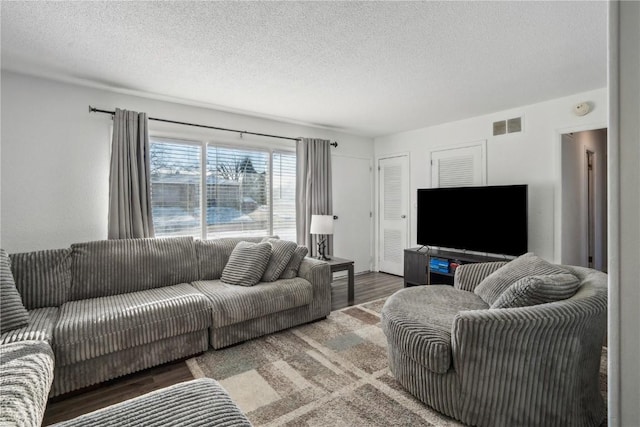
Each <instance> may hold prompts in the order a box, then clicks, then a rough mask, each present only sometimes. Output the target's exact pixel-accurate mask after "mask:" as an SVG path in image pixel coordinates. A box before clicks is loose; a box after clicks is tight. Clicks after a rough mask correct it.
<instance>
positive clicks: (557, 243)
mask: <svg viewBox="0 0 640 427" xmlns="http://www.w3.org/2000/svg"><path fill="white" fill-rule="evenodd" d="M609 128H610V125H609V124H608V123H606V122H600V123H590V124H586V125H581V126H571V127H566V128H560V129H556V130H555V137H554V148H553V151H554V166H553V168H554V175H555V190H556V191H554V193H555V195H554V198H553V199H554V200H553V203H554V206H555V208H554V212H553V219H554V221H553V224H554V225H553V240H554V241H553V260H554V262H555V263H559V262H560V261H561V258H562V135H564V134H566V133H577V132H584V131H589V130H599V129H607V132H609ZM607 135H608V133H607ZM607 139H608V141H607V151H608V150H609V143H610V138H609V137H607ZM607 161H608V162H609V163H608V165H607V166H608V167H610V166H611V162H610V160H609V159H608V158H607ZM607 175H609V172H608V168H607ZM609 179H610V177H609V176H607V185H609V184H608V182H609ZM609 221H611V219H609ZM607 236H608V237H607V238H610V237H609V234H608V233H607Z"/></svg>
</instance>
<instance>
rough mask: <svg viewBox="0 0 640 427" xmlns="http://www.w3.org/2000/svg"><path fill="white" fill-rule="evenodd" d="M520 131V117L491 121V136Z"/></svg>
mask: <svg viewBox="0 0 640 427" xmlns="http://www.w3.org/2000/svg"><path fill="white" fill-rule="evenodd" d="M517 132H522V117H514V118H512V119H506V120H499V121H497V122H493V136H498V135H505V134H507V133H517Z"/></svg>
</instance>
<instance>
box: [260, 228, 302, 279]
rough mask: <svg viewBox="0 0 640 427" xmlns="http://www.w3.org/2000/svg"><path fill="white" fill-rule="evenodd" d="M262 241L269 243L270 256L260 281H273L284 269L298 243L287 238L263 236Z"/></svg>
mask: <svg viewBox="0 0 640 427" xmlns="http://www.w3.org/2000/svg"><path fill="white" fill-rule="evenodd" d="M262 241H263V242H265V241H266V242H269V243H271V258H270V259H269V264H268V265H267V268H266V270H265V271H264V273H263V274H262V281H263V282H274V281H276V280H278V279H279V278H280V275H281V274H282V272H283V271H284V269H285V268H287V265H288V264H289V261H290V260H291V256H292V255H293V252H294V251H295V250H296V248H297V247H298V244H297V243H295V242H289V241H287V240H280V239H269V238H265V239H263V240H262Z"/></svg>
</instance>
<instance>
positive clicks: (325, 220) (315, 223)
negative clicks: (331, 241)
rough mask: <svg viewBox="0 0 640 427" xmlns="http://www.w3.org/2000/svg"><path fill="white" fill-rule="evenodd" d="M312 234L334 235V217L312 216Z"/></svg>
mask: <svg viewBox="0 0 640 427" xmlns="http://www.w3.org/2000/svg"><path fill="white" fill-rule="evenodd" d="M310 233H311V234H333V215H311V231H310Z"/></svg>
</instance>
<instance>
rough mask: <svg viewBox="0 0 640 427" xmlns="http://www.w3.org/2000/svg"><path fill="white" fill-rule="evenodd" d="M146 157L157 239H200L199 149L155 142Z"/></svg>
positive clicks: (192, 146)
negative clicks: (173, 237) (172, 237)
mask: <svg viewBox="0 0 640 427" xmlns="http://www.w3.org/2000/svg"><path fill="white" fill-rule="evenodd" d="M149 155H150V166H151V211H152V216H153V227H154V229H155V234H156V236H194V237H200V235H201V225H200V200H201V194H200V193H201V192H200V187H201V179H200V176H201V175H200V174H201V161H200V147H198V146H194V145H186V144H180V143H176V142H170V141H154V142H153V143H151V144H150V149H149Z"/></svg>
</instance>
